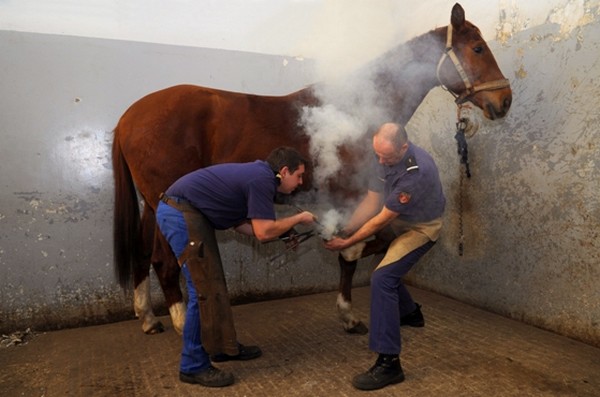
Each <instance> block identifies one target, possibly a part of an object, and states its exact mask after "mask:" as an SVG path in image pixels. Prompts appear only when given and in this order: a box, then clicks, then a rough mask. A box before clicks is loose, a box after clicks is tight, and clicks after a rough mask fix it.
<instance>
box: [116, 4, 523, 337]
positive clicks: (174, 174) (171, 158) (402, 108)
mask: <svg viewBox="0 0 600 397" xmlns="http://www.w3.org/2000/svg"><path fill="white" fill-rule="evenodd" d="M450 19H451V24H450V25H448V26H447V27H441V28H437V29H435V30H432V31H430V32H428V33H425V34H423V35H421V36H418V37H415V38H413V39H412V40H410V41H409V42H407V43H406V44H404V45H402V46H398V47H396V48H394V49H392V50H391V51H389V52H387V53H386V54H384V55H383V56H382V57H381V58H380V59H379V60H377V61H376V62H374V63H372V67H371V69H372V70H373V74H372V76H371V77H372V79H373V81H375V83H376V84H377V91H378V93H379V94H381V97H382V98H385V101H380V102H381V103H379V105H380V106H383V107H385V110H386V114H387V115H388V116H386V117H388V118H387V119H382V120H377V121H378V122H379V123H383V122H386V121H396V122H399V123H402V124H406V122H407V121H408V120H409V119H410V117H411V116H412V114H413V113H414V112H415V110H416V109H417V107H418V106H419V104H420V103H421V101H422V100H423V99H424V98H425V96H426V95H427V93H428V92H429V91H430V90H431V89H432V88H434V87H436V86H439V85H442V86H443V87H445V88H446V89H447V90H448V91H449V92H450V93H452V94H453V96H455V97H456V101H457V103H460V102H465V101H469V102H471V103H473V104H474V105H475V106H477V107H479V108H480V109H482V111H483V114H484V115H485V117H487V118H489V119H497V118H501V117H504V116H505V115H506V113H507V112H508V110H509V108H510V105H511V100H512V92H511V89H510V85H509V84H508V80H506V79H505V78H504V76H503V75H502V72H501V71H500V70H499V68H498V65H497V63H496V60H495V59H494V56H493V54H492V53H491V51H490V49H489V48H488V47H487V45H486V42H485V41H484V40H483V38H482V37H481V34H480V31H479V29H478V28H477V27H476V26H474V25H473V24H471V23H470V22H468V21H466V20H465V15H464V10H463V9H462V7H461V6H460V5H459V4H455V5H454V7H453V9H452V13H451V18H450ZM320 104H321V101H320V100H319V99H318V97H317V95H316V92H315V87H308V88H305V89H303V90H300V91H298V92H295V93H292V94H289V95H286V96H278V97H274V96H257V95H250V94H243V93H234V92H227V91H221V90H217V89H211V88H205V87H198V86H192V85H180V86H175V87H170V88H167V89H164V90H161V91H158V92H154V93H152V94H149V95H147V96H145V97H143V98H142V99H140V100H138V101H137V102H135V103H134V104H133V105H131V107H129V109H127V111H126V112H125V113H124V114H123V116H122V117H121V119H120V120H119V123H118V124H117V126H116V128H115V130H114V142H113V149H112V157H113V169H114V178H115V210H114V254H115V272H116V275H117V278H118V280H119V283H120V284H121V286H122V287H124V288H128V287H130V286H131V277H132V276H133V286H134V287H135V290H134V308H135V312H136V315H137V316H138V317H140V318H141V320H142V321H143V325H142V329H143V331H144V332H146V333H155V332H160V331H162V324H160V322H159V321H158V320H157V319H156V318H155V316H154V314H153V312H152V309H151V306H150V288H149V281H148V274H149V268H150V264H152V266H153V267H154V270H155V272H156V275H157V277H158V279H159V281H160V284H161V287H162V290H163V292H164V294H165V301H166V304H167V305H168V307H169V311H170V314H171V318H172V320H173V325H174V328H175V329H176V330H177V331H178V332H181V330H182V329H183V323H184V314H185V306H184V304H183V303H182V302H183V296H182V292H181V289H180V285H179V266H178V265H177V261H176V259H175V257H174V256H173V254H172V252H171V250H170V248H169V245H168V243H167V242H166V240H165V239H164V237H163V236H162V234H161V233H160V232H158V229H157V227H156V222H155V210H156V206H157V204H158V197H159V194H160V193H161V192H163V191H165V190H166V189H167V187H169V185H170V184H171V183H173V182H174V181H175V180H176V179H178V178H179V177H181V176H182V175H184V174H186V173H188V172H191V171H193V170H195V169H197V168H200V167H206V166H208V165H211V164H216V163H225V162H246V161H254V160H256V159H264V158H265V157H266V156H267V155H268V153H269V152H270V151H271V150H272V149H273V148H275V147H277V146H281V145H287V146H293V147H296V148H298V149H299V150H300V151H301V152H302V153H304V154H306V155H307V156H308V154H309V152H310V138H309V137H308V136H307V134H306V131H305V127H304V126H303V125H302V123H301V118H302V112H303V109H306V108H307V107H315V106H319V105H320ZM363 147H367V148H368V147H370V145H367V144H363ZM135 187H137V192H138V193H139V195H140V196H141V198H142V199H143V202H144V206H143V211H142V214H141V217H140V212H139V211H140V209H139V205H138V204H139V202H138V196H137V194H136V189H135ZM339 192H340V191H338V193H339ZM341 193H344V192H343V191H341ZM373 241H374V242H373V243H370V245H369V248H368V249H366V250H365V253H367V254H370V253H373V252H374V251H375V250H378V249H381V245H380V244H379V243H378V240H377V239H376V240H373ZM339 258H340V259H339V262H340V271H341V277H340V289H339V296H338V302H337V306H338V310H339V312H340V316H341V318H342V320H343V322H344V328H345V329H346V330H347V331H348V332H360V333H364V332H367V330H366V327H365V326H364V325H363V324H362V323H361V322H360V320H358V319H357V318H355V317H354V315H353V314H352V312H351V295H350V289H351V286H352V277H353V274H354V270H355V269H356V261H354V262H350V263H348V262H346V261H344V259H343V258H341V256H340V257H339Z"/></svg>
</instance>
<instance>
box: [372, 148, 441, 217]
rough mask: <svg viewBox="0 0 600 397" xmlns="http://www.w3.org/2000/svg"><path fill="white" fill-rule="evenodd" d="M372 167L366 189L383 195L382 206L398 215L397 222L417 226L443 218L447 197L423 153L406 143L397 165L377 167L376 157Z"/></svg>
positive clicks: (431, 162) (421, 150) (438, 177)
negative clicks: (404, 150)
mask: <svg viewBox="0 0 600 397" xmlns="http://www.w3.org/2000/svg"><path fill="white" fill-rule="evenodd" d="M373 166H374V173H375V177H374V178H371V179H370V181H369V190H371V191H374V192H377V193H381V194H383V196H384V205H385V206H386V207H387V208H388V209H389V210H391V211H394V212H397V213H399V215H398V219H401V220H403V221H407V222H412V223H418V222H429V221H432V220H434V219H436V218H439V217H440V216H442V214H443V213H444V208H445V206H446V198H445V196H444V192H443V190H442V183H441V181H440V175H439V172H438V169H437V166H436V165H435V162H434V161H433V158H432V157H431V155H429V153H427V152H426V151H425V150H423V149H421V148H420V147H418V146H416V145H414V144H412V143H409V146H408V150H407V151H406V154H405V155H404V157H403V158H402V160H400V162H399V163H398V164H395V165H392V166H388V165H383V164H380V163H379V161H378V159H377V156H375V164H374V165H373Z"/></svg>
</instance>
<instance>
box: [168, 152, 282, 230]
mask: <svg viewBox="0 0 600 397" xmlns="http://www.w3.org/2000/svg"><path fill="white" fill-rule="evenodd" d="M276 192H277V180H276V178H275V174H274V172H273V170H272V169H271V167H270V166H269V164H268V163H267V162H266V161H262V160H256V161H254V162H252V163H226V164H217V165H213V166H210V167H206V168H200V169H198V170H196V171H193V172H190V173H189V174H187V175H184V176H182V177H181V178H179V179H178V180H177V181H175V183H173V184H172V185H171V187H169V188H168V189H167V191H166V192H165V193H166V194H167V195H168V196H173V197H179V198H182V199H185V200H187V201H189V202H190V203H191V204H192V205H193V206H194V207H196V208H197V209H199V210H200V211H201V212H202V213H203V214H204V216H206V218H208V220H209V221H210V223H211V224H212V225H213V226H214V227H215V229H220V230H224V229H229V228H231V227H234V226H237V225H239V224H240V223H242V222H244V221H246V220H247V219H273V220H275V219H276V216H275V207H274V204H273V203H274V199H275V194H276Z"/></svg>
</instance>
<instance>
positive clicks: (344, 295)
mask: <svg viewBox="0 0 600 397" xmlns="http://www.w3.org/2000/svg"><path fill="white" fill-rule="evenodd" d="M389 241H390V240H389V239H385V238H380V237H379V235H376V236H375V239H373V240H369V241H367V242H361V243H358V244H356V245H355V246H353V247H351V249H350V250H347V251H342V252H341V253H340V255H338V263H339V264H340V285H339V289H338V296H337V302H336V307H337V310H338V315H339V317H340V319H341V320H342V323H343V326H344V330H346V332H348V333H350V334H360V335H364V334H366V333H367V332H369V329H368V328H367V326H366V325H365V324H364V323H363V322H362V321H361V320H360V319H359V318H358V317H356V316H355V315H354V312H353V311H352V278H353V277H354V272H355V271H356V265H357V263H358V259H361V258H365V257H367V256H371V255H376V254H380V253H382V252H385V250H386V249H387V247H388V246H389Z"/></svg>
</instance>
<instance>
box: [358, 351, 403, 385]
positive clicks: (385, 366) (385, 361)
mask: <svg viewBox="0 0 600 397" xmlns="http://www.w3.org/2000/svg"><path fill="white" fill-rule="evenodd" d="M403 380H404V372H402V367H401V366H400V358H399V357H398V355H390V354H380V355H379V357H378V358H377V361H376V362H375V365H373V366H372V367H371V368H370V369H369V370H368V371H367V372H364V373H362V374H359V375H356V376H355V377H354V379H352V386H354V387H356V388H357V389H360V390H375V389H381V388H382V387H385V386H387V385H393V384H395V383H400V382H402V381H403Z"/></svg>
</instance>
